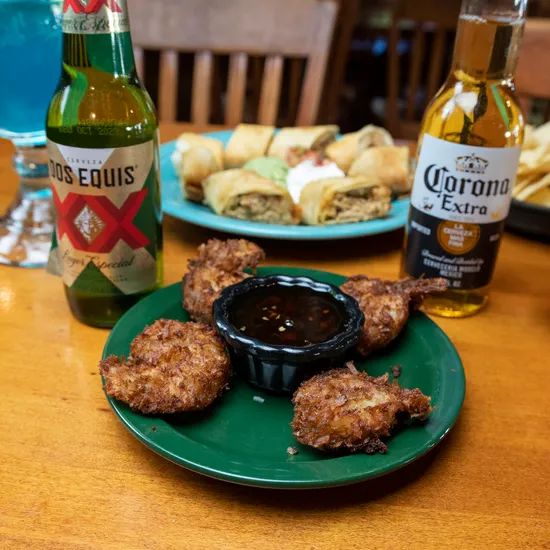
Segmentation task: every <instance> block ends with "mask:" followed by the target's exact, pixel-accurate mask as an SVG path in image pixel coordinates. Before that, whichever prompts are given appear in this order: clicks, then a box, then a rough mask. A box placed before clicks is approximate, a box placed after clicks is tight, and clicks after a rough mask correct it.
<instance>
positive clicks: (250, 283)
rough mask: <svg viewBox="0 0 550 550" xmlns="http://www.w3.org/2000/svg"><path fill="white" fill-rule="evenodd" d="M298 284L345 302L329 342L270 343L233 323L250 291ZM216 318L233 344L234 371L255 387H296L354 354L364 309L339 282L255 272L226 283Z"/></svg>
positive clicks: (279, 389)
mask: <svg viewBox="0 0 550 550" xmlns="http://www.w3.org/2000/svg"><path fill="white" fill-rule="evenodd" d="M277 285H280V286H286V287H292V286H300V287H307V288H310V289H311V290H314V291H315V292H320V293H324V294H325V297H326V294H329V295H330V296H331V297H332V298H333V299H334V300H335V301H338V302H340V304H341V305H342V306H343V307H344V311H345V315H346V318H345V321H344V325H343V328H342V330H341V331H340V332H339V333H338V334H337V335H336V336H334V337H333V338H331V339H329V340H327V341H326V342H321V343H318V344H310V345H308V346H304V347H292V346H285V345H273V344H266V343H265V342H262V341H260V340H258V339H256V338H251V337H248V336H246V335H244V334H243V333H242V332H240V331H239V330H238V329H237V328H236V327H235V326H234V325H233V324H232V323H231V322H230V320H229V319H230V317H231V312H232V311H233V308H238V307H239V298H242V297H243V296H244V295H245V294H246V293H248V292H250V291H252V290H256V289H258V288H261V287H268V286H277ZM213 313H214V320H215V322H216V325H217V327H218V331H219V333H220V334H221V336H222V337H223V338H224V339H225V341H226V342H227V344H228V347H229V353H230V356H231V363H232V365H233V368H234V369H235V371H236V372H237V373H238V374H239V375H240V376H241V377H243V378H244V379H246V380H248V382H250V383H251V384H253V385H254V386H257V387H259V388H262V389H264V390H269V391H273V392H279V393H281V392H293V391H294V390H296V389H297V388H298V386H299V385H300V383H301V382H302V381H303V380H304V379H306V378H309V377H310V376H312V375H313V374H315V373H317V372H319V371H322V370H326V369H330V368H333V367H337V366H341V365H342V364H344V363H345V362H346V361H347V360H348V359H349V358H350V357H351V355H352V353H353V349H354V348H355V345H356V344H357V341H358V340H359V336H360V334H361V329H362V326H363V320H364V317H363V313H362V312H361V310H360V309H359V305H358V304H357V302H356V301H355V299H354V298H352V297H351V296H348V295H347V294H345V293H343V292H342V291H341V290H340V289H339V288H338V287H336V286H334V285H330V284H327V283H320V282H318V281H315V280H313V279H310V278H309V277H289V276H286V275H269V276H267V277H251V278H249V279H245V280H244V281H242V282H241V283H238V284H236V285H232V286H229V287H227V288H226V289H225V290H224V291H223V292H222V294H221V296H220V297H219V298H218V299H217V300H216V301H215V302H214V306H213Z"/></svg>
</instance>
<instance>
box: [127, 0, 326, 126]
mask: <svg viewBox="0 0 550 550" xmlns="http://www.w3.org/2000/svg"><path fill="white" fill-rule="evenodd" d="M130 11H131V25H132V38H133V41H134V45H135V46H136V52H135V53H136V60H137V61H136V65H137V66H138V72H139V73H140V74H143V51H144V50H159V51H160V52H161V53H160V67H159V94H158V108H159V116H160V120H161V121H163V122H172V121H174V120H175V118H176V111H177V88H178V86H177V85H178V80H179V75H178V54H179V53H180V52H196V53H195V58H194V70H193V76H192V79H193V82H192V94H191V96H192V97H191V122H194V123H196V124H207V123H208V122H209V120H210V114H211V88H212V83H213V62H214V56H215V55H216V54H222V55H227V54H229V55H230V61H229V77H228V82H227V99H226V103H225V116H224V122H225V124H227V125H230V126H233V125H236V124H238V123H239V122H241V121H242V119H243V109H244V104H245V99H246V87H247V73H248V65H249V59H250V56H251V55H252V56H265V57H266V59H265V64H264V68H263V78H262V83H261V90H260V97H259V106H258V115H257V122H258V123H260V124H275V122H276V119H277V114H278V111H279V103H280V97H281V84H282V76H283V63H284V59H285V58H291V59H304V60H306V62H307V66H306V70H305V76H304V79H303V85H302V88H301V97H300V101H299V106H298V109H297V114H296V120H295V123H296V124H297V125H310V124H314V123H315V122H316V119H317V113H318V110H319V103H320V98H321V93H322V91H323V81H324V77H325V69H326V64H327V57H328V52H329V48H330V44H331V37H332V33H333V29H334V24H335V21H336V16H337V3H336V2H335V1H334V0H299V1H298V0H262V1H259V0H184V1H182V0H162V2H154V1H152V0H131V2H130ZM190 78H191V75H190Z"/></svg>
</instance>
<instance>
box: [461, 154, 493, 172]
mask: <svg viewBox="0 0 550 550" xmlns="http://www.w3.org/2000/svg"><path fill="white" fill-rule="evenodd" d="M487 166H489V161H488V160H485V159H482V158H480V157H476V156H475V155H474V154H473V153H472V154H471V155H469V156H465V157H457V158H456V169H457V171H458V172H470V173H471V174H485V170H486V169H487Z"/></svg>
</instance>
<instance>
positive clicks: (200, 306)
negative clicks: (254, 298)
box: [183, 239, 265, 323]
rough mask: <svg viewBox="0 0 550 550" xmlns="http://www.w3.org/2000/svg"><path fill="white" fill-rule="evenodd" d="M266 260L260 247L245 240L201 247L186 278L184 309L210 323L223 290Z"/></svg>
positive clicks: (207, 244)
mask: <svg viewBox="0 0 550 550" xmlns="http://www.w3.org/2000/svg"><path fill="white" fill-rule="evenodd" d="M264 258H265V254H264V251H263V250H262V249H261V248H260V247H259V246H258V245H256V244H254V243H252V242H250V241H246V240H244V239H228V240H226V241H220V240H218V239H210V240H209V241H208V242H207V243H206V244H202V245H201V246H199V248H198V253H197V257H196V258H194V259H192V260H189V263H188V266H189V272H188V273H186V274H185V275H184V277H183V307H184V308H185V309H186V310H187V311H188V312H189V315H190V316H191V319H193V320H194V321H201V322H204V323H211V322H212V304H213V303H214V301H215V300H216V299H217V298H219V296H220V294H221V292H222V290H223V289H224V288H226V287H228V286H230V285H234V284H236V283H240V282H241V281H243V280H244V279H246V278H247V277H250V275H248V274H247V273H245V272H244V271H243V269H245V268H252V269H254V268H255V267H256V266H257V265H258V263H259V262H260V261H261V260H263V259H264Z"/></svg>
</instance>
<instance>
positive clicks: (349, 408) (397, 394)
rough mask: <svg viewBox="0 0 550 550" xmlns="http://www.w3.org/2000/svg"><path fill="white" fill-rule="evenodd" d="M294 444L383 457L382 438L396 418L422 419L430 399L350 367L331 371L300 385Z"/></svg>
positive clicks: (295, 411) (297, 394) (386, 379)
mask: <svg viewBox="0 0 550 550" xmlns="http://www.w3.org/2000/svg"><path fill="white" fill-rule="evenodd" d="M292 401H293V403H294V419H293V420H292V423H291V426H292V431H293V433H294V436H295V437H296V439H297V440H298V441H299V442H300V443H303V444H304V445H309V446H311V447H315V448H316V449H319V450H321V451H348V452H358V451H363V452H365V453H367V454H372V453H376V452H381V453H385V452H386V450H387V448H386V444H385V443H384V442H383V441H382V439H381V438H383V437H387V436H389V435H390V432H391V429H392V428H393V427H394V426H395V424H396V423H397V414H398V413H407V414H408V415H409V416H410V417H411V418H421V419H423V418H426V417H427V416H428V415H429V414H430V412H431V411H432V408H431V406H430V398H429V397H427V396H425V395H424V394H423V393H422V392H421V391H420V390H419V389H414V390H408V389H405V388H401V387H400V386H399V385H398V383H397V381H395V380H394V381H393V383H392V384H390V383H388V375H387V374H385V375H384V376H380V377H378V378H374V377H372V376H369V375H368V374H367V373H365V372H358V371H357V370H356V369H355V367H353V366H350V367H348V368H345V367H344V368H341V369H334V370H331V371H328V372H324V373H322V374H318V375H316V376H314V377H313V378H310V379H309V380H307V381H306V382H304V383H303V384H302V385H301V386H300V387H299V388H298V390H297V391H296V393H295V394H294V397H293V399H292Z"/></svg>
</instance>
